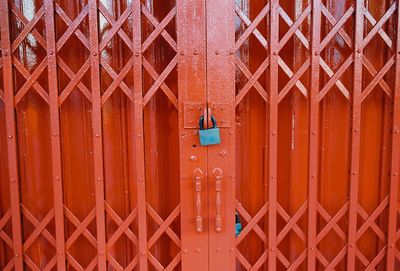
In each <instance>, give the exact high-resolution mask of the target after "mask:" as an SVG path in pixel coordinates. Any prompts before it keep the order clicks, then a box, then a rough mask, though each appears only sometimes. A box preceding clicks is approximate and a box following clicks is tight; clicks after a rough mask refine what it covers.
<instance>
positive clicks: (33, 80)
mask: <svg viewBox="0 0 400 271" xmlns="http://www.w3.org/2000/svg"><path fill="white" fill-rule="evenodd" d="M9 6H10V11H11V13H12V14H13V15H14V16H15V18H16V19H18V20H19V21H20V22H21V24H22V25H23V26H24V28H23V29H22V30H21V32H20V33H19V34H18V36H17V37H16V38H15V39H14V40H13V42H12V44H11V54H12V55H13V57H12V63H13V66H14V68H15V69H16V70H17V71H18V72H19V73H20V74H21V75H22V76H23V77H24V78H25V80H26V81H25V83H24V84H23V85H22V87H21V88H20V89H18V90H16V95H15V104H18V103H19V102H20V101H21V99H22V98H23V97H24V96H25V95H26V94H27V92H28V91H29V90H30V89H31V88H33V89H34V90H35V91H36V92H37V93H38V94H39V95H40V96H41V97H42V98H43V100H44V101H46V103H49V95H48V93H47V92H46V91H45V90H44V88H43V87H42V86H41V85H40V84H39V83H38V82H37V79H38V78H39V76H40V75H41V74H42V72H43V71H44V70H45V69H46V67H47V57H44V58H43V59H42V60H41V62H40V63H39V65H37V66H36V68H35V69H34V70H33V71H29V70H28V69H27V68H26V67H25V66H24V64H22V63H21V62H20V61H19V59H18V58H17V57H16V56H15V54H14V53H15V52H16V51H17V49H18V48H19V46H21V44H22V43H23V42H24V40H25V39H26V38H27V36H28V34H32V35H33V36H34V37H35V39H36V40H37V42H38V43H39V44H40V45H41V46H42V47H43V49H45V50H46V42H45V39H44V38H43V37H42V36H41V34H40V33H39V32H37V31H36V30H35V29H34V27H35V26H36V24H37V23H38V22H39V20H40V19H42V17H43V15H44V6H42V7H41V8H40V9H39V10H38V11H37V12H36V14H35V15H34V16H33V18H32V20H28V19H27V18H26V17H25V16H24V15H23V14H22V13H21V11H20V10H19V9H18V8H17V7H16V6H15V4H14V3H13V2H11V1H10V2H9Z"/></svg>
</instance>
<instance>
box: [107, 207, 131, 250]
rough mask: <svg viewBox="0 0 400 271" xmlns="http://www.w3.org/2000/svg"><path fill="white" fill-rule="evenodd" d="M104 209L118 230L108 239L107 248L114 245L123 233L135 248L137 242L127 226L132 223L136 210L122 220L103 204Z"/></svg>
mask: <svg viewBox="0 0 400 271" xmlns="http://www.w3.org/2000/svg"><path fill="white" fill-rule="evenodd" d="M105 209H106V211H107V213H108V214H109V215H110V217H111V218H112V219H113V221H114V222H115V223H116V224H117V226H118V229H117V230H116V231H115V232H114V233H113V235H112V236H111V237H110V238H109V239H108V242H107V248H108V249H109V248H110V247H112V246H113V245H114V243H115V242H116V241H117V240H118V238H120V236H121V235H122V234H123V233H125V234H126V236H127V237H128V238H129V239H130V240H131V241H132V242H133V243H134V244H135V245H136V246H137V244H138V240H137V238H136V236H135V234H134V233H133V232H132V231H131V229H130V228H129V226H130V225H131V224H132V221H133V220H134V219H135V218H136V216H137V208H135V209H134V210H133V211H132V212H131V213H130V214H129V215H128V217H127V218H126V219H125V220H122V219H121V218H120V217H119V216H118V214H117V213H116V212H115V211H114V209H112V208H111V206H110V205H109V204H108V203H107V202H105Z"/></svg>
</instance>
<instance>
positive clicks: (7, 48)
mask: <svg viewBox="0 0 400 271" xmlns="http://www.w3.org/2000/svg"><path fill="white" fill-rule="evenodd" d="M0 17H1V18H0V21H1V43H2V53H3V79H4V101H5V117H6V130H7V139H8V140H7V155H8V174H9V178H10V198H11V213H12V233H13V234H12V235H13V246H14V247H13V249H14V266H15V270H17V271H22V270H23V259H22V256H23V255H22V233H21V208H20V194H19V176H18V154H17V136H16V120H15V115H14V114H15V110H14V86H13V82H14V81H13V76H12V75H13V72H12V60H11V58H12V56H11V40H10V21H9V14H8V1H0ZM6 78H7V79H6Z"/></svg>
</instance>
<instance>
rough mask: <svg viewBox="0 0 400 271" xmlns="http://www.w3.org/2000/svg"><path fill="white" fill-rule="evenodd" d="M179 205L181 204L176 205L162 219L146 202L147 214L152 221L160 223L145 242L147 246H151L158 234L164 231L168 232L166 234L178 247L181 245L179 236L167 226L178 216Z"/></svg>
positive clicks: (158, 236)
mask: <svg viewBox="0 0 400 271" xmlns="http://www.w3.org/2000/svg"><path fill="white" fill-rule="evenodd" d="M180 207H181V206H180V205H178V206H177V207H176V208H175V209H174V210H173V211H172V213H171V214H170V215H169V216H168V218H167V219H166V220H165V221H163V220H162V219H161V217H160V216H159V215H158V214H157V212H156V211H155V210H154V209H153V208H152V207H151V206H150V205H149V204H147V211H148V214H149V215H150V216H151V217H152V218H153V219H154V221H156V222H157V224H158V225H160V227H159V228H158V229H157V231H156V232H155V233H154V234H153V236H151V237H150V239H149V241H148V242H147V246H148V247H149V248H151V247H152V246H153V245H154V244H155V243H156V241H157V240H158V239H159V238H160V236H161V235H162V234H163V233H164V232H165V233H167V234H168V236H169V237H170V238H171V239H172V241H173V242H174V243H175V244H176V245H177V246H178V247H181V241H180V239H179V237H178V236H177V235H176V234H175V233H174V232H173V231H172V229H171V228H170V227H169V226H170V224H171V223H172V222H173V221H174V220H175V219H176V218H177V217H178V215H179V213H180Z"/></svg>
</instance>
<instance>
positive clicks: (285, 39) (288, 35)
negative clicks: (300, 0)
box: [279, 4, 311, 49]
mask: <svg viewBox="0 0 400 271" xmlns="http://www.w3.org/2000/svg"><path fill="white" fill-rule="evenodd" d="M280 9H282V7H281V8H280ZM282 10H283V9H282ZM310 13H311V4H309V5H308V6H307V7H306V8H305V9H304V10H303V12H302V13H301V14H300V16H299V17H298V18H297V19H296V21H295V22H294V23H292V24H291V25H289V27H290V28H289V30H288V31H287V32H286V33H285V35H284V36H283V37H282V39H281V40H280V41H279V48H280V49H282V48H283V46H284V45H285V44H286V43H287V42H288V40H289V39H290V38H291V37H292V36H293V35H294V33H295V32H296V31H300V29H299V27H300V25H301V24H302V23H303V22H304V20H305V19H306V18H307V16H308V15H309V14H310ZM300 32H301V31H300Z"/></svg>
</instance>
